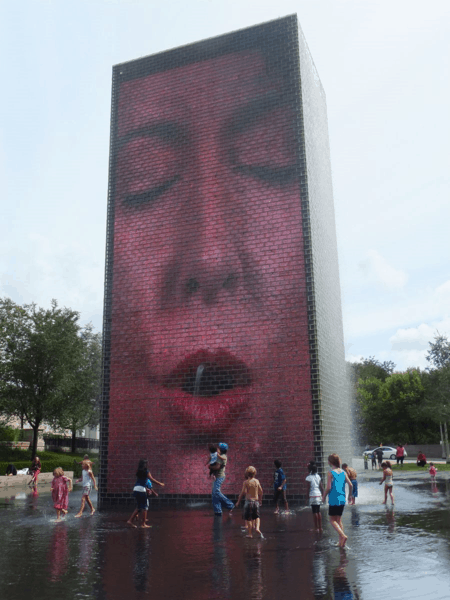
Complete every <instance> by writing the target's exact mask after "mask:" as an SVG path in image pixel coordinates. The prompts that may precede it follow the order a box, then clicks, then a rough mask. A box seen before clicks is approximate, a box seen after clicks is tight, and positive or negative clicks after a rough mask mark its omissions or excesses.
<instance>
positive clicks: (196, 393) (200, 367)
mask: <svg viewBox="0 0 450 600" xmlns="http://www.w3.org/2000/svg"><path fill="white" fill-rule="evenodd" d="M204 370H205V365H203V364H201V365H198V367H197V373H196V375H195V384H194V394H193V395H194V396H199V395H200V394H199V392H200V384H201V382H202V375H203V371H204Z"/></svg>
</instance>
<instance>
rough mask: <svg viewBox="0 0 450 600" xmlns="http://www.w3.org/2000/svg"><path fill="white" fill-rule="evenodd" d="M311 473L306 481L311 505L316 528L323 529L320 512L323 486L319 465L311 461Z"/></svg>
mask: <svg viewBox="0 0 450 600" xmlns="http://www.w3.org/2000/svg"><path fill="white" fill-rule="evenodd" d="M308 471H309V475H308V477H307V478H306V481H307V482H308V484H309V505H310V507H311V510H312V513H313V517H314V525H315V527H316V529H318V530H319V531H322V515H321V514H320V505H321V504H322V493H323V486H322V481H321V479H320V475H319V474H318V473H317V466H316V464H315V463H313V462H310V463H309V465H308Z"/></svg>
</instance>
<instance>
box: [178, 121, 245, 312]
mask: <svg viewBox="0 0 450 600" xmlns="http://www.w3.org/2000/svg"><path fill="white" fill-rule="evenodd" d="M191 165H192V170H191V172H190V173H189V175H188V178H187V179H188V182H189V183H188V185H189V187H188V197H187V201H186V202H184V203H183V204H184V207H185V210H186V211H189V213H190V214H189V217H188V220H187V222H186V224H187V223H189V225H188V230H187V231H185V232H184V234H183V241H184V244H183V246H184V247H183V255H180V259H181V264H178V268H177V269H176V271H177V274H176V282H175V288H176V289H175V290H174V291H175V292H176V297H177V299H178V301H182V302H184V303H185V302H189V301H190V300H192V299H193V298H199V297H200V298H201V300H202V302H203V303H204V304H206V305H211V304H214V303H217V302H220V301H224V300H226V299H227V298H229V297H231V296H233V295H235V294H236V293H237V291H238V289H239V287H240V286H242V285H243V281H244V266H243V265H244V263H245V262H246V261H245V258H244V257H245V254H246V252H245V242H244V239H243V238H242V236H240V230H241V227H240V226H239V224H240V223H242V220H243V219H244V211H243V207H242V206H240V199H239V198H238V197H237V195H236V194H233V191H232V190H233V186H232V179H231V178H232V175H231V173H230V170H229V168H228V167H227V161H226V157H225V156H224V152H223V150H222V147H221V144H220V137H219V136H214V135H205V134H204V131H203V135H202V136H201V139H200V140H199V142H198V144H196V152H195V154H194V156H193V159H192V162H191ZM172 274H173V272H172Z"/></svg>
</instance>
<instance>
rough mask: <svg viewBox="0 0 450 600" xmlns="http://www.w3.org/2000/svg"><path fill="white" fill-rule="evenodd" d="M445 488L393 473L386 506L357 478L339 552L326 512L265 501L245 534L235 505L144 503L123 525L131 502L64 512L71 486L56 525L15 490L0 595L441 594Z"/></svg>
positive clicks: (207, 599)
mask: <svg viewBox="0 0 450 600" xmlns="http://www.w3.org/2000/svg"><path fill="white" fill-rule="evenodd" d="M449 483H450V482H449V479H448V475H447V478H446V479H439V480H438V482H437V484H436V485H435V486H433V485H432V484H431V483H430V482H429V481H424V480H419V479H404V480H401V481H399V480H398V479H397V480H396V482H395V488H394V489H395V501H396V504H395V507H394V508H393V509H392V508H391V507H390V506H388V507H387V508H386V507H384V506H383V505H381V501H382V500H383V490H382V488H381V487H380V486H379V485H378V482H376V483H374V482H369V481H367V482H364V481H362V480H361V481H360V495H359V498H358V504H357V505H356V506H355V507H346V509H345V511H344V517H343V521H344V526H345V530H346V533H347V535H348V536H349V540H348V548H347V549H346V550H341V549H339V548H338V547H337V546H336V542H337V536H336V534H335V532H334V531H333V530H332V529H331V527H330V526H329V524H328V517H327V515H326V510H325V509H323V517H324V527H325V529H324V532H323V534H318V533H316V532H315V531H313V530H312V525H313V521H312V516H311V512H310V509H309V508H298V509H296V510H294V511H293V512H292V513H290V514H281V515H279V516H276V515H274V514H273V511H272V510H271V509H269V507H267V508H266V507H265V508H264V509H263V511H262V522H261V528H262V531H263V533H264V535H265V539H263V540H261V539H253V540H248V539H246V538H245V532H244V531H243V530H242V525H243V522H242V519H241V511H239V510H238V511H236V512H235V514H233V515H232V516H226V515H224V516H223V517H222V518H218V517H214V516H213V515H212V511H211V509H210V506H209V505H207V504H205V505H192V506H188V507H183V508H178V509H163V510H159V509H155V510H153V511H150V512H149V521H150V523H151V524H152V526H153V527H152V528H151V529H148V530H141V529H131V528H129V527H128V526H127V525H126V523H125V521H126V519H127V518H128V516H129V513H131V510H132V509H130V510H129V511H127V512H123V511H114V512H107V513H106V512H105V513H101V514H100V513H96V514H95V515H94V516H93V517H90V516H89V512H88V511H87V510H86V511H85V516H84V517H83V518H81V519H75V518H74V515H75V513H76V511H77V510H78V508H79V505H80V499H81V488H79V489H78V490H76V491H75V492H73V493H72V494H71V495H70V507H71V511H70V513H69V515H68V517H67V518H66V520H65V522H63V523H55V511H54V510H53V508H52V502H51V497H50V493H49V491H48V487H47V488H45V487H43V488H42V490H39V494H38V495H37V494H33V493H32V492H30V491H29V490H27V491H25V490H22V491H17V490H15V495H14V496H6V497H5V496H4V497H0V523H1V528H0V544H1V546H0V547H1V553H0V572H1V577H0V599H1V600H23V599H25V598H27V599H29V598H30V597H32V598H33V600H36V599H40V598H42V599H44V598H45V599H50V600H51V599H53V598H55V599H56V598H58V599H59V598H61V599H64V600H72V599H74V600H75V599H80V598H104V599H108V600H109V599H111V600H116V599H117V600H119V599H127V600H128V599H130V600H134V599H136V600H137V599H140V598H150V597H152V598H153V599H155V600H159V599H160V598H170V599H178V598H183V599H184V598H186V599H191V598H192V600H194V599H195V600H216V599H217V600H228V599H230V600H241V599H242V600H243V599H249V598H250V599H255V600H262V599H264V600H275V599H278V598H283V597H285V598H292V599H293V598H295V599H297V598H300V599H302V600H303V599H305V600H307V599H309V598H311V599H313V598H318V599H329V598H330V599H333V598H336V599H337V598H339V599H341V600H342V599H343V598H345V599H350V598H354V599H357V598H359V599H366V600H376V599H378V598H380V599H381V598H383V599H384V600H385V599H386V598H391V599H393V600H401V599H408V600H411V599H416V598H417V599H420V600H423V599H426V598H432V599H433V600H440V599H442V600H448V598H449V597H450V513H449V508H450V485H449ZM46 490H47V491H46ZM92 499H93V502H94V505H96V497H95V495H93V498H92Z"/></svg>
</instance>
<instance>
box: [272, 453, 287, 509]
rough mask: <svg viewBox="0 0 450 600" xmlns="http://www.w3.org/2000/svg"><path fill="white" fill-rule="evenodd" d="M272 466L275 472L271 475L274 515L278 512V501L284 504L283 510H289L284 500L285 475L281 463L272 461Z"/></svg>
mask: <svg viewBox="0 0 450 600" xmlns="http://www.w3.org/2000/svg"><path fill="white" fill-rule="evenodd" d="M273 464H274V465H275V467H276V471H275V473H274V475H273V500H274V502H275V514H276V515H277V514H278V512H279V509H278V500H279V499H280V498H281V500H283V502H284V508H285V509H286V510H289V506H288V502H287V500H286V475H285V474H284V471H283V469H282V468H281V461H280V460H274V461H273Z"/></svg>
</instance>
